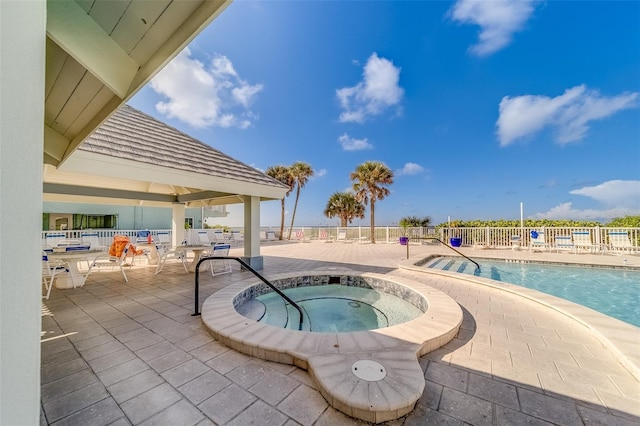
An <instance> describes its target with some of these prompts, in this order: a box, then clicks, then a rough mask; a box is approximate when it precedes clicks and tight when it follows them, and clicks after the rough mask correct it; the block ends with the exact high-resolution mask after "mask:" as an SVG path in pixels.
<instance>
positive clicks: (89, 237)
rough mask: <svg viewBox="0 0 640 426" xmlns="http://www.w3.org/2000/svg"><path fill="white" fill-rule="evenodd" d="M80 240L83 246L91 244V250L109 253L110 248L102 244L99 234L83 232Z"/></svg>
mask: <svg viewBox="0 0 640 426" xmlns="http://www.w3.org/2000/svg"><path fill="white" fill-rule="evenodd" d="M80 238H81V239H82V243H83V244H89V245H90V246H91V250H102V251H107V249H108V248H109V247H107V246H103V245H102V244H101V243H100V238H99V237H98V233H97V232H83V233H82V234H80Z"/></svg>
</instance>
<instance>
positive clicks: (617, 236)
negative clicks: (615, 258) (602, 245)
mask: <svg viewBox="0 0 640 426" xmlns="http://www.w3.org/2000/svg"><path fill="white" fill-rule="evenodd" d="M608 235H609V250H610V251H612V252H614V253H635V252H637V251H638V247H635V246H634V245H633V244H631V240H630V239H629V233H628V232H627V231H610V232H609V233H608Z"/></svg>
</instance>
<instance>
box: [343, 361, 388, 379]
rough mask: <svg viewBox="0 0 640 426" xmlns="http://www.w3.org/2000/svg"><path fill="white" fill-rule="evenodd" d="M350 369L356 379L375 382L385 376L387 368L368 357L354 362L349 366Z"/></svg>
mask: <svg viewBox="0 0 640 426" xmlns="http://www.w3.org/2000/svg"><path fill="white" fill-rule="evenodd" d="M351 371H352V372H353V374H355V375H356V377H357V378H358V379H361V380H366V381H367V382H377V381H378V380H382V379H384V378H385V377H386V376H387V370H385V368H384V367H383V366H382V364H380V363H379V362H375V361H371V360H369V359H361V360H360V361H356V362H354V363H353V365H352V366H351Z"/></svg>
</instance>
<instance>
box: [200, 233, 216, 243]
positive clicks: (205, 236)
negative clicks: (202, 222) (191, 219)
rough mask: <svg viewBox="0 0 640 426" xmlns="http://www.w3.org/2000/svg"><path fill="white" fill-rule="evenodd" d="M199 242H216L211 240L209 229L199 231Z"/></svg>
mask: <svg viewBox="0 0 640 426" xmlns="http://www.w3.org/2000/svg"><path fill="white" fill-rule="evenodd" d="M198 242H199V243H200V245H203V246H212V245H214V244H215V242H212V241H211V240H209V233H208V232H207V231H198Z"/></svg>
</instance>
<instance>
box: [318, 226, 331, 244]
mask: <svg viewBox="0 0 640 426" xmlns="http://www.w3.org/2000/svg"><path fill="white" fill-rule="evenodd" d="M318 240H319V241H324V242H325V243H330V242H332V241H331V240H330V239H329V232H327V230H326V229H321V230H320V231H319V232H318Z"/></svg>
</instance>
